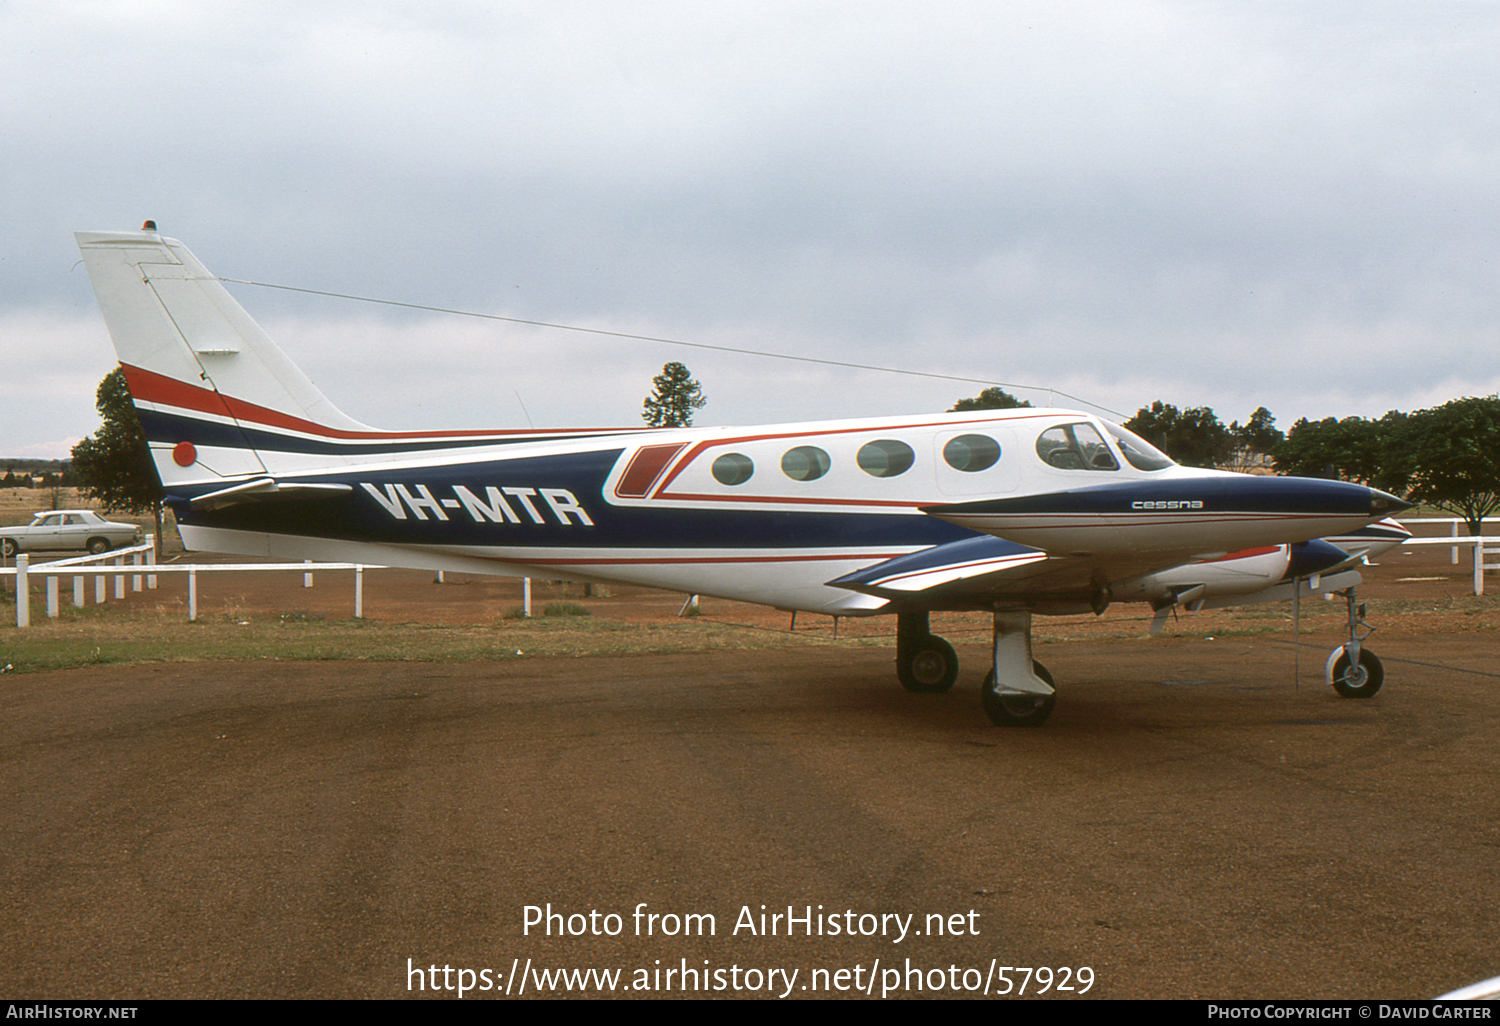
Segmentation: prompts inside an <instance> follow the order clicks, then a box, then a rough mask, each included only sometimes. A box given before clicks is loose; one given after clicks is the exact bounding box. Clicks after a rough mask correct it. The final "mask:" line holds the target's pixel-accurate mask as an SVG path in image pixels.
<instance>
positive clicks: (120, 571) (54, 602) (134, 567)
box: [0, 534, 530, 627]
mask: <svg viewBox="0 0 1500 1026" xmlns="http://www.w3.org/2000/svg"><path fill="white" fill-rule="evenodd" d="M127 559H128V560H129V561H130V562H129V563H128V564H127V563H126V560H127ZM365 566H366V564H362V563H312V562H302V563H195V564H187V563H183V564H178V563H158V562H156V548H155V543H154V539H153V538H152V536H151V535H149V534H148V535H147V536H146V540H145V542H143V543H142V544H140V545H132V546H130V547H129V548H125V549H114V550H112V551H110V552H105V553H102V554H100V555H97V556H75V557H73V558H72V559H59V560H56V561H54V562H51V563H38V564H36V565H35V566H32V565H31V557H30V555H29V554H27V553H25V552H22V553H19V554H17V556H16V565H15V567H14V568H8V567H7V568H0V578H3V577H14V578H15V579H16V626H17V627H30V626H31V578H33V577H41V578H43V579H44V580H45V581H46V582H47V616H49V617H53V618H55V617H56V616H58V614H59V613H60V612H61V611H62V610H61V602H60V596H59V582H60V581H61V580H62V579H63V578H65V577H71V578H72V579H73V605H74V606H77V607H80V608H81V607H82V606H83V604H84V581H85V579H86V578H89V577H92V578H93V579H94V601H95V602H96V603H98V602H103V601H104V600H105V595H106V589H107V581H108V578H110V577H113V578H114V579H115V588H114V591H115V598H117V599H122V598H124V597H125V578H126V577H130V578H132V581H131V590H132V591H140V590H141V587H142V584H144V585H145V587H146V588H148V589H152V588H155V587H156V578H157V575H159V574H187V575H188V619H189V620H190V621H192V620H197V619H198V574H199V573H200V572H201V573H217V572H225V571H240V572H245V571H260V570H281V571H286V570H297V571H301V573H302V575H303V576H302V584H303V587H307V588H310V587H312V575H313V573H314V572H315V571H320V570H353V571H354V615H355V617H356V618H362V617H363V616H364V587H365V579H364V572H365ZM373 569H379V567H373ZM127 570H128V571H129V572H127ZM528 583H530V582H528ZM527 612H528V613H529V612H530V610H529V609H528V611H527Z"/></svg>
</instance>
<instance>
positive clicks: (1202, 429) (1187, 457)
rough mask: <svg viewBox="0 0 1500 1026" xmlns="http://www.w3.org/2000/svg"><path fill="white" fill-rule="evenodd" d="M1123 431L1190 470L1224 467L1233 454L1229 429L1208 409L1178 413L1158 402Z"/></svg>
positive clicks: (1127, 422)
mask: <svg viewBox="0 0 1500 1026" xmlns="http://www.w3.org/2000/svg"><path fill="white" fill-rule="evenodd" d="M1125 427H1126V428H1128V429H1130V430H1131V431H1134V432H1135V433H1136V434H1138V435H1140V436H1141V437H1142V438H1144V439H1145V440H1146V441H1148V442H1151V443H1152V444H1154V445H1155V446H1157V447H1158V448H1159V449H1161V451H1162V452H1164V453H1166V454H1167V455H1168V456H1170V457H1172V458H1173V459H1174V460H1176V461H1177V462H1178V463H1181V464H1184V465H1186V466H1189V467H1218V466H1223V465H1224V464H1225V463H1227V462H1229V459H1230V457H1231V456H1232V455H1233V453H1234V438H1233V437H1232V436H1231V435H1230V433H1229V429H1228V428H1227V427H1225V426H1224V425H1223V424H1222V423H1220V421H1219V418H1218V417H1217V416H1215V414H1214V411H1213V410H1211V409H1209V408H1208V407H1207V406H1196V407H1193V408H1192V409H1187V410H1179V409H1177V407H1175V406H1171V405H1169V404H1167V403H1163V402H1162V401H1161V400H1159V399H1158V400H1157V401H1156V402H1154V403H1152V404H1151V405H1150V407H1142V408H1141V409H1139V410H1137V411H1136V414H1135V416H1134V417H1131V418H1130V419H1129V420H1127V421H1126V422H1125Z"/></svg>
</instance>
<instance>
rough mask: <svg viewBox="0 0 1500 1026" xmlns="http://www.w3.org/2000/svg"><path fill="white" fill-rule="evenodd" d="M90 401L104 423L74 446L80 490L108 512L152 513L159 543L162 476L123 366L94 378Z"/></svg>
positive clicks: (74, 459) (75, 469) (74, 463)
mask: <svg viewBox="0 0 1500 1026" xmlns="http://www.w3.org/2000/svg"><path fill="white" fill-rule="evenodd" d="M94 406H95V408H96V409H98V411H99V416H101V417H103V418H104V423H103V424H102V425H101V426H100V427H99V430H98V431H97V432H95V434H94V436H93V437H92V438H85V439H84V440H83V441H81V442H79V443H78V444H77V445H75V446H73V473H74V474H76V475H77V477H78V480H79V482H80V483H81V484H82V486H83V490H84V494H85V495H87V496H89V497H90V498H93V499H97V500H98V501H99V502H100V503H102V504H103V506H104V509H105V511H106V512H109V513H147V512H150V513H153V514H155V516H156V537H157V544H158V545H159V544H160V543H161V531H162V515H161V497H162V487H161V478H160V477H158V476H157V473H156V466H155V464H153V463H152V461H151V452H150V450H149V449H148V448H147V446H146V435H145V433H144V432H142V431H141V422H140V419H139V418H138V417H136V415H135V404H134V403H133V402H132V401H131V398H130V386H129V385H128V384H126V382H125V372H124V371H122V370H120V369H119V368H118V367H116V368H115V369H114V370H112V371H110V372H109V373H108V374H107V375H105V377H104V380H103V381H101V382H99V390H98V391H97V392H96V393H95V403H94Z"/></svg>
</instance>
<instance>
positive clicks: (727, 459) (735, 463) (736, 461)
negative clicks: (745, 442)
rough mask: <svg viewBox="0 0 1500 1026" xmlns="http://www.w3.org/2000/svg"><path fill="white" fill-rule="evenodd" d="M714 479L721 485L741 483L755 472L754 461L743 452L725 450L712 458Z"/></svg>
mask: <svg viewBox="0 0 1500 1026" xmlns="http://www.w3.org/2000/svg"><path fill="white" fill-rule="evenodd" d="M712 470H713V475H714V480H715V481H717V482H719V484H723V485H731V486H732V485H742V484H744V483H745V482H746V481H748V480H750V475H751V474H753V473H755V463H754V461H753V460H751V459H750V457H749V456H746V455H745V454H744V453H738V452H726V453H725V454H724V455H723V456H720V457H719V458H718V459H716V460H714V465H713V467H712Z"/></svg>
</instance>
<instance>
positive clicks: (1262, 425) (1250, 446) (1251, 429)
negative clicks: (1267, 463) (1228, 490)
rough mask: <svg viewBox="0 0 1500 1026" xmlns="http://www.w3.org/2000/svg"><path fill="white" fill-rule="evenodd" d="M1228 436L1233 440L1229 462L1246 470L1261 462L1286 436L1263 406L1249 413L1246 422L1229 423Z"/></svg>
mask: <svg viewBox="0 0 1500 1026" xmlns="http://www.w3.org/2000/svg"><path fill="white" fill-rule="evenodd" d="M1229 437H1230V438H1231V439H1233V441H1234V456H1233V459H1232V460H1231V462H1232V463H1233V465H1234V466H1235V467H1236V468H1237V469H1240V470H1248V469H1249V468H1250V467H1253V466H1257V465H1259V464H1261V463H1263V462H1264V460H1265V458H1266V457H1267V456H1269V455H1270V454H1271V451H1272V450H1273V449H1275V448H1276V446H1277V445H1279V444H1281V442H1282V441H1283V440H1284V439H1285V438H1286V436H1285V435H1283V434H1282V433H1281V431H1279V430H1278V429H1277V427H1276V418H1275V416H1273V415H1272V413H1271V411H1270V410H1268V409H1266V408H1265V407H1264V406H1261V407H1258V408H1257V409H1256V411H1255V412H1254V413H1252V414H1250V421H1249V423H1247V424H1243V425H1242V424H1241V423H1240V422H1239V421H1237V420H1236V421H1233V422H1232V423H1231V424H1230V425H1229Z"/></svg>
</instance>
